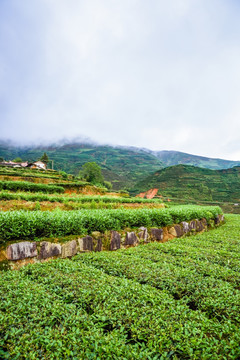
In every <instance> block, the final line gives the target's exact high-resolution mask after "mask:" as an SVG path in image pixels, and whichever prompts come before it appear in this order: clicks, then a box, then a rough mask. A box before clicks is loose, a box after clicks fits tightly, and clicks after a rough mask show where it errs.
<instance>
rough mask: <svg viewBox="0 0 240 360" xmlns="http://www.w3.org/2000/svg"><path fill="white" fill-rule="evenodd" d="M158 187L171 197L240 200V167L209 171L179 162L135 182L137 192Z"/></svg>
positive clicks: (161, 193)
mask: <svg viewBox="0 0 240 360" xmlns="http://www.w3.org/2000/svg"><path fill="white" fill-rule="evenodd" d="M151 188H158V189H159V193H160V195H163V196H165V197H170V198H172V199H176V200H178V199H185V201H188V200H189V199H190V200H205V201H206V200H207V201H227V202H229V201H232V202H240V167H234V168H232V169H227V170H210V169H202V168H197V167H194V166H187V165H178V166H172V167H169V168H165V169H162V170H159V171H157V172H156V173H155V174H152V175H151V176H148V177H147V178H145V179H143V180H141V181H140V182H139V183H137V184H135V186H134V189H133V192H132V193H134V194H136V193H139V192H143V191H146V190H149V189H151Z"/></svg>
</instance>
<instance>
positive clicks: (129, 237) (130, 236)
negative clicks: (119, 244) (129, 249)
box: [124, 231, 139, 246]
mask: <svg viewBox="0 0 240 360" xmlns="http://www.w3.org/2000/svg"><path fill="white" fill-rule="evenodd" d="M138 243H139V240H138V238H137V235H136V234H135V232H134V231H131V232H127V234H126V237H125V242H124V245H125V246H136V245H137V244H138Z"/></svg>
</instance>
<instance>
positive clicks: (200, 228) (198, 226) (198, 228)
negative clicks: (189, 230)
mask: <svg viewBox="0 0 240 360" xmlns="http://www.w3.org/2000/svg"><path fill="white" fill-rule="evenodd" d="M204 229H205V227H204V225H203V223H202V222H201V221H199V220H196V231H198V232H199V231H203V230H204Z"/></svg>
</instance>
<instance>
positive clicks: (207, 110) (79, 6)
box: [0, 0, 240, 160]
mask: <svg viewBox="0 0 240 360" xmlns="http://www.w3.org/2000/svg"><path fill="white" fill-rule="evenodd" d="M0 20H1V21H0V138H3V139H7V138H11V139H13V140H16V141H19V142H22V143H23V142H29V141H37V140H47V141H48V140H56V139H60V138H63V137H69V138H71V137H75V136H87V137H89V138H91V139H93V140H95V141H98V142H100V143H110V144H121V145H134V146H140V147H148V148H151V149H154V150H162V149H174V150H179V151H184V152H189V153H194V154H199V155H206V156H212V157H223V158H229V159H231V158H232V159H236V160H239V159H240V148H239V147H238V144H239V143H240V141H239V140H240V135H239V134H240V121H239V118H240V106H239V103H240V101H239V100H240V68H239V63H240V44H239V38H240V6H239V3H238V1H234V0H212V1H211V2H209V1H207V0H169V1H163V0H149V1H144V0H121V1H117V0H101V1H100V0H68V1H66V0H35V1H32V0H22V1H18V0H2V1H1V2H0Z"/></svg>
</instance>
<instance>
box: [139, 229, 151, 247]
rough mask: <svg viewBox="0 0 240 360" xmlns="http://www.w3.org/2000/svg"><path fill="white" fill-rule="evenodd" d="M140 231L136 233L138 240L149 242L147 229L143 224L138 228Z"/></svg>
mask: <svg viewBox="0 0 240 360" xmlns="http://www.w3.org/2000/svg"><path fill="white" fill-rule="evenodd" d="M139 230H140V232H139V233H138V237H139V239H140V240H143V241H144V242H145V243H147V242H149V235H148V230H147V228H145V227H144V226H141V227H140V228H139Z"/></svg>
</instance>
